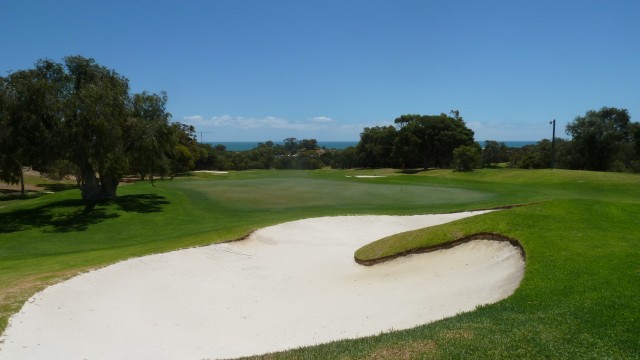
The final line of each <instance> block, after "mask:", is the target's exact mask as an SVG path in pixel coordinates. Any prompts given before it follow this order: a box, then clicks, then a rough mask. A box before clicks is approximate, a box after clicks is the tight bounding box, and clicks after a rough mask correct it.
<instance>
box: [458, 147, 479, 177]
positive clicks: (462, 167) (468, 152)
mask: <svg viewBox="0 0 640 360" xmlns="http://www.w3.org/2000/svg"><path fill="white" fill-rule="evenodd" d="M481 151H482V149H481V148H480V144H478V143H475V144H474V145H472V146H467V145H463V146H459V147H457V148H456V149H455V150H453V163H454V164H455V169H456V170H457V171H471V170H473V168H474V167H477V166H478V165H479V164H480V152H481Z"/></svg>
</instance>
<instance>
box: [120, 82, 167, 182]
mask: <svg viewBox="0 0 640 360" xmlns="http://www.w3.org/2000/svg"><path fill="white" fill-rule="evenodd" d="M167 100H168V97H167V94H166V93H165V92H162V93H160V94H150V93H148V92H146V91H145V92H142V93H140V94H134V95H133V97H132V99H131V111H130V116H129V118H128V120H127V122H126V124H125V129H126V131H125V143H126V152H127V155H128V158H129V170H130V172H133V173H137V174H138V175H139V176H140V178H141V179H144V178H145V177H147V176H150V177H151V179H152V180H153V175H154V174H158V175H161V176H165V175H168V174H169V172H170V160H169V159H170V157H171V153H172V151H174V148H175V146H176V145H177V139H176V137H175V136H174V133H173V131H172V128H171V126H170V124H169V120H170V119H171V114H170V113H168V112H167V110H166V104H167Z"/></svg>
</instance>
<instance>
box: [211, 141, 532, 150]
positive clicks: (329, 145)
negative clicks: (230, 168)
mask: <svg viewBox="0 0 640 360" xmlns="http://www.w3.org/2000/svg"><path fill="white" fill-rule="evenodd" d="M358 142H359V141H318V146H320V147H321V148H325V149H335V150H343V149H346V148H347V147H349V146H356V145H358ZM498 142H499V143H505V145H507V146H508V147H514V148H520V147H523V146H527V145H533V144H536V143H538V141H498ZM204 143H205V144H209V145H211V146H216V145H224V147H225V148H226V149H227V150H228V151H248V150H253V149H255V148H257V147H258V144H260V143H263V144H264V143H266V141H206V142H204ZM273 143H274V144H276V145H284V142H283V141H274V142H273ZM483 144H484V141H480V145H483Z"/></svg>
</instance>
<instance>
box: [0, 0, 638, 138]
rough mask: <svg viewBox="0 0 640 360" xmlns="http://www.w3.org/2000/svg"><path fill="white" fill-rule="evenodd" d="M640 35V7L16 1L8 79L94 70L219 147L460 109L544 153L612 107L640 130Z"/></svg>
mask: <svg viewBox="0 0 640 360" xmlns="http://www.w3.org/2000/svg"><path fill="white" fill-rule="evenodd" d="M638 19H640V1H638V0H628V1H616V0H602V1H591V0H581V1H570V0H569V1H558V0H555V1H547V0H536V1H519V0H512V1H490V0H489V1H457V0H452V1H444V0H441V1H429V0H423V1H397V0H396V1H354V0H341V1H333V0H322V1H302V0H301V1H266V0H262V1H242V0H236V1H233V0H228V1H188V0H185V1H177V0H176V1H96V0H85V1H64V0H58V1H45V0H43V1H31V0H3V1H2V3H1V4H0V29H2V32H1V33H2V39H3V44H2V46H1V47H0V72H1V73H2V75H5V74H6V73H7V72H9V71H14V70H20V69H25V68H29V67H31V66H32V65H33V64H34V63H35V61H36V60H38V59H40V58H50V59H53V60H56V61H62V59H63V57H64V56H67V55H76V54H79V55H83V56H86V57H91V58H94V59H95V60H96V61H97V62H98V63H100V64H101V65H104V66H106V67H109V68H112V69H115V70H116V71H117V72H119V73H120V74H122V75H124V76H126V77H127V78H128V79H129V80H130V85H131V89H132V91H134V92H140V91H143V90H148V91H151V92H159V91H162V90H165V91H167V93H168V95H169V104H168V109H169V111H170V112H171V113H172V114H173V120H174V121H180V122H183V123H188V124H192V125H194V126H195V127H196V129H197V130H198V131H202V132H204V134H203V140H204V141H266V140H274V141H280V140H282V139H284V138H287V137H296V138H298V139H302V138H315V139H318V140H321V141H329V140H358V139H359V134H360V132H361V131H362V129H363V128H364V127H366V126H377V125H389V124H392V123H393V120H394V119H395V118H396V117H398V116H400V115H402V114H414V113H417V114H439V113H441V112H445V113H446V112H449V110H451V109H458V110H459V111H460V113H461V115H462V116H463V117H464V119H465V121H466V122H467V124H468V126H469V127H470V128H471V129H473V130H474V131H475V134H476V140H478V141H483V140H487V139H493V140H540V139H542V138H550V137H551V126H550V125H549V121H550V120H552V119H557V121H558V128H557V134H559V135H560V136H565V137H566V135H565V134H564V126H565V125H566V123H567V122H569V121H572V120H573V119H574V118H575V117H576V116H579V115H583V114H584V113H585V112H586V111H587V110H590V109H599V108H600V107H602V106H615V107H620V108H626V109H628V110H629V112H630V114H631V116H632V120H634V121H638V120H640V88H639V86H640V21H639V20H638Z"/></svg>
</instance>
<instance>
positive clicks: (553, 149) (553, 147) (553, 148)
mask: <svg viewBox="0 0 640 360" xmlns="http://www.w3.org/2000/svg"><path fill="white" fill-rule="evenodd" d="M549 124H552V125H553V135H552V137H551V168H552V169H554V168H555V166H556V119H553V121H549Z"/></svg>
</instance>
